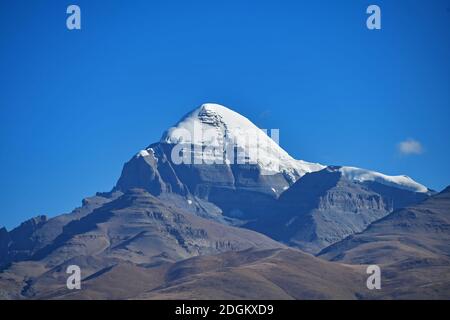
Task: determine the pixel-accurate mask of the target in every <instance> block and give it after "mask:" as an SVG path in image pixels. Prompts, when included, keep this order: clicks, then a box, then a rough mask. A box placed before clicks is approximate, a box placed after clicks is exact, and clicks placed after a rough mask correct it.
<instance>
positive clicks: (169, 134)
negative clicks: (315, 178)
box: [161, 103, 325, 182]
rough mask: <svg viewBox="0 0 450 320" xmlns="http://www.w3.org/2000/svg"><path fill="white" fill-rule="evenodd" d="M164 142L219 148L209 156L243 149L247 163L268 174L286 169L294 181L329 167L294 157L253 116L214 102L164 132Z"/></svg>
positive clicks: (210, 157)
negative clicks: (259, 125) (252, 120)
mask: <svg viewBox="0 0 450 320" xmlns="http://www.w3.org/2000/svg"><path fill="white" fill-rule="evenodd" d="M274 132H275V134H277V133H278V131H277V130H271V134H272V136H273V135H274ZM275 138H278V136H275ZM161 142H163V143H169V144H180V143H182V144H192V145H195V146H201V147H202V148H203V149H204V148H215V151H212V152H210V153H209V154H205V153H203V154H202V156H203V157H205V156H206V157H208V160H211V159H218V158H220V157H223V154H224V152H225V153H226V152H227V151H229V150H239V151H242V152H243V154H244V156H245V157H244V158H245V159H244V160H245V163H251V164H258V165H259V166H260V167H261V169H262V170H263V171H264V173H265V174H273V173H284V174H286V175H287V176H288V177H290V178H291V181H292V182H294V181H295V180H297V179H298V178H299V177H301V176H303V175H304V174H305V173H307V172H313V171H318V170H321V169H323V168H324V167H325V166H322V165H320V164H315V163H309V162H305V161H297V160H295V159H293V158H292V157H291V156H290V155H289V154H288V153H287V152H286V151H284V150H283V149H282V148H281V147H280V146H279V145H278V144H277V143H276V142H275V141H274V140H273V139H272V138H270V137H269V136H268V135H267V133H266V132H265V131H263V130H261V129H259V128H258V127H257V126H256V125H254V124H253V123H252V122H251V121H250V120H249V119H247V118H246V117H244V116H242V115H240V114H239V113H237V112H234V111H233V110H231V109H229V108H227V107H225V106H222V105H219V104H214V103H206V104H203V105H202V106H200V107H199V108H197V109H195V110H194V111H192V112H190V113H188V114H187V115H186V116H184V117H183V118H182V119H181V120H180V121H179V122H178V123H177V124H176V125H175V126H173V127H172V128H170V129H169V130H168V131H166V132H165V133H164V134H163V136H162V138H161ZM200 150H202V149H200ZM215 152H217V154H216V153H215ZM194 153H195V151H194ZM228 160H229V159H228Z"/></svg>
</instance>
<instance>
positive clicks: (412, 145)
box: [398, 139, 423, 155]
mask: <svg viewBox="0 0 450 320" xmlns="http://www.w3.org/2000/svg"><path fill="white" fill-rule="evenodd" d="M398 150H399V151H400V153H401V154H404V155H412V154H422V153H423V147H422V144H421V143H420V142H419V141H417V140H414V139H408V140H405V141H402V142H400V143H399V144H398Z"/></svg>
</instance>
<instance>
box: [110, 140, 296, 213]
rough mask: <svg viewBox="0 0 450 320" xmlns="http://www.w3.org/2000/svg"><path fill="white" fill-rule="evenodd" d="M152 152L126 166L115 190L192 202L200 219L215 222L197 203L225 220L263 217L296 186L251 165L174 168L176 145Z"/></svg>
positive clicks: (162, 145) (154, 148) (159, 145)
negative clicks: (137, 190)
mask: <svg viewBox="0 0 450 320" xmlns="http://www.w3.org/2000/svg"><path fill="white" fill-rule="evenodd" d="M149 148H150V149H151V150H152V152H151V153H149V154H148V155H144V156H142V155H137V156H135V157H133V158H132V159H131V160H130V161H129V162H127V163H126V164H125V166H124V168H123V171H122V175H121V177H120V179H119V181H118V182H117V185H116V187H115V190H117V191H122V192H123V191H126V190H128V189H130V188H143V189H145V190H147V191H148V192H150V193H151V194H153V195H155V196H164V195H165V194H167V193H174V194H177V195H180V196H182V197H185V198H186V199H190V200H191V201H190V202H191V203H190V206H191V207H192V209H193V210H195V211H196V212H197V214H199V215H204V216H209V217H210V218H215V217H214V216H212V215H211V214H210V212H208V210H205V208H203V206H202V205H201V204H199V203H198V202H200V203H201V202H205V201H206V202H209V204H210V205H214V206H216V207H217V209H216V211H217V210H218V211H220V212H221V214H223V215H224V216H225V217H230V218H236V219H248V218H251V217H255V216H258V215H260V214H261V210H265V208H267V206H268V205H271V204H272V203H273V202H274V201H275V199H276V198H277V196H278V193H281V191H283V190H285V189H287V188H288V187H289V186H290V184H292V183H293V181H291V180H290V178H289V177H288V176H285V175H283V174H281V173H277V174H273V175H263V174H262V170H261V168H260V167H259V166H258V165H252V164H245V165H244V164H243V165H238V164H174V163H173V162H172V160H171V153H172V150H173V148H174V145H170V144H165V143H157V144H154V145H151V146H150V147H149ZM274 190H278V191H274Z"/></svg>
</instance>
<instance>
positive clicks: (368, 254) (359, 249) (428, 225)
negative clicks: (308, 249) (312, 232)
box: [319, 187, 450, 299]
mask: <svg viewBox="0 0 450 320" xmlns="http://www.w3.org/2000/svg"><path fill="white" fill-rule="evenodd" d="M319 256H320V257H321V258H324V259H327V260H330V261H339V262H345V263H352V264H379V265H380V266H381V267H382V270H384V273H385V274H386V275H387V286H388V287H389V286H392V285H396V284H397V285H398V283H403V284H404V286H403V287H402V288H401V289H400V290H398V292H397V294H396V297H401V298H418V297H428V298H431V297H433V296H438V297H439V298H441V299H442V298H445V299H450V187H447V188H446V189H445V190H443V191H442V192H440V193H439V194H437V195H434V196H432V197H431V198H429V199H428V200H426V201H424V202H422V203H420V204H418V205H414V206H410V207H407V208H403V209H399V210H396V211H394V212H392V213H391V214H389V215H388V216H386V217H385V218H383V219H380V220H378V221H376V222H374V223H372V224H371V225H370V226H369V227H368V228H367V229H366V230H364V231H363V232H361V233H358V234H354V235H351V236H349V237H348V238H346V239H345V240H343V241H341V242H338V243H336V244H334V245H332V246H330V247H328V248H326V249H324V250H322V252H321V253H320V254H319ZM412 287H417V288H419V289H418V290H415V291H416V292H417V291H419V292H418V293H416V294H413V293H412V291H411V290H412Z"/></svg>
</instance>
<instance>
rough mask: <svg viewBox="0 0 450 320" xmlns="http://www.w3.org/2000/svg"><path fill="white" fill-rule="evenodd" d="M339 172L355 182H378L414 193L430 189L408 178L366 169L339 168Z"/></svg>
mask: <svg viewBox="0 0 450 320" xmlns="http://www.w3.org/2000/svg"><path fill="white" fill-rule="evenodd" d="M337 171H339V172H340V173H341V174H342V175H343V176H344V177H346V178H347V179H350V180H355V181H359V182H365V181H373V182H378V183H381V184H384V185H387V186H391V187H396V188H400V189H404V190H409V191H414V192H424V193H426V192H428V191H429V190H428V188H427V187H425V186H424V185H422V184H420V183H418V182H416V181H414V180H413V179H411V178H410V177H408V176H404V175H400V176H388V175H386V174H382V173H379V172H375V171H370V170H366V169H360V168H355V167H338V168H337Z"/></svg>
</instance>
